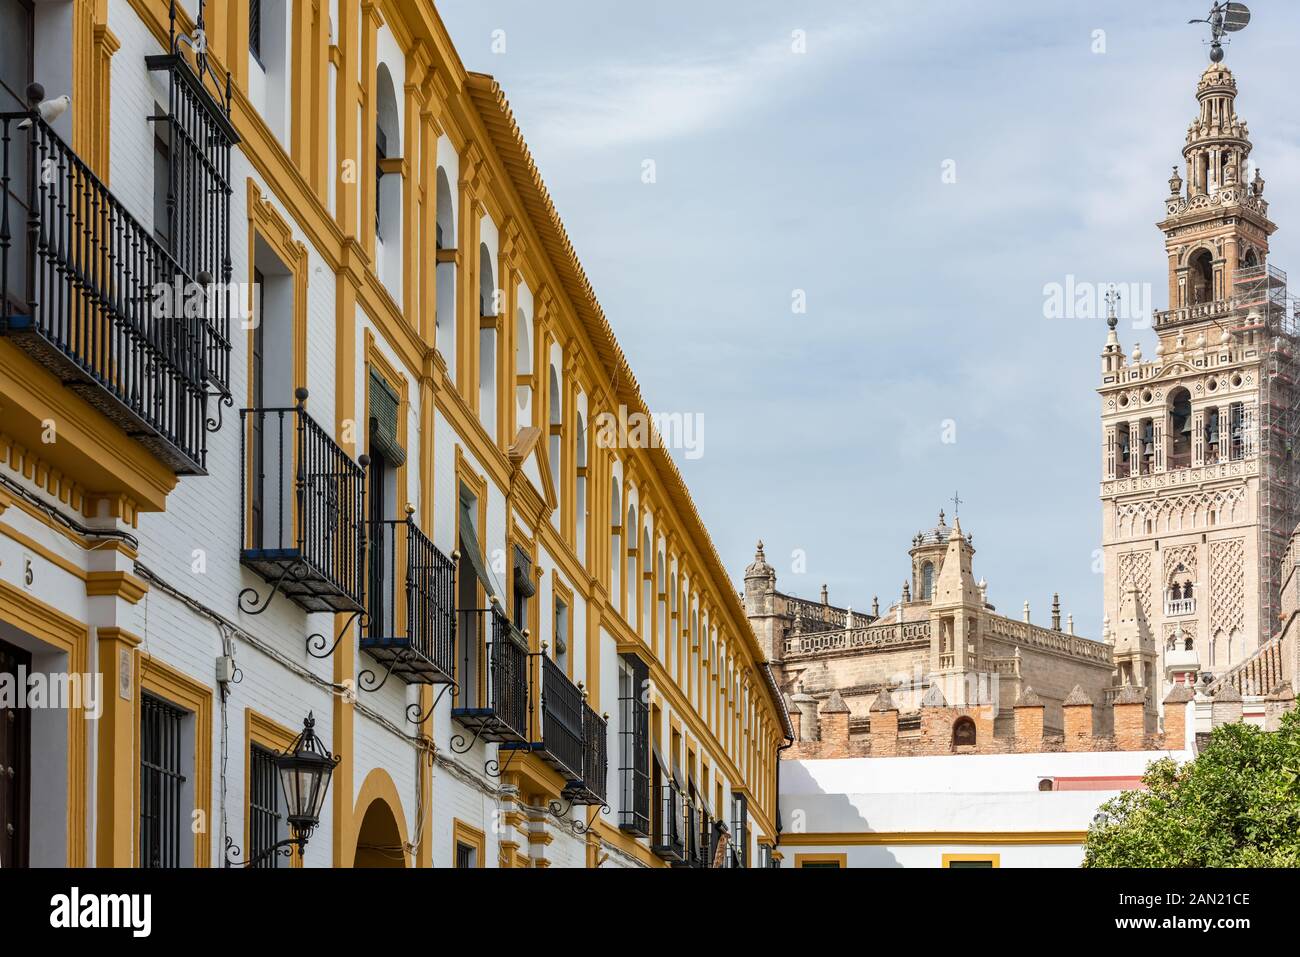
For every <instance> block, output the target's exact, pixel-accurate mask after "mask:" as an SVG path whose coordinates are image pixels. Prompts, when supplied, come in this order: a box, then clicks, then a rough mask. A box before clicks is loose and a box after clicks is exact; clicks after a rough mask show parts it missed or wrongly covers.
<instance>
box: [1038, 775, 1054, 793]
mask: <svg viewBox="0 0 1300 957" xmlns="http://www.w3.org/2000/svg"><path fill="white" fill-rule="evenodd" d="M1052 785H1053V781H1052V779H1051V778H1043V779H1042V780H1040V781H1039V782H1038V790H1040V791H1050V790H1052Z"/></svg>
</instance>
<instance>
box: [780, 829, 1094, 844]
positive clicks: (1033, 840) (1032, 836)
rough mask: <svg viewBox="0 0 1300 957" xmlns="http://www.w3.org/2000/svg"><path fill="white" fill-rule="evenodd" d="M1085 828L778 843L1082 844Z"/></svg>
mask: <svg viewBox="0 0 1300 957" xmlns="http://www.w3.org/2000/svg"><path fill="white" fill-rule="evenodd" d="M1087 836H1088V832H1087V831H871V832H838V833H835V832H828V833H824V834H812V833H803V834H789V833H786V834H782V835H781V844H782V845H786V846H795V847H817V846H835V845H851V846H859V845H871V846H877V845H881V844H902V845H917V844H1004V845H1017V844H1020V845H1030V846H1034V845H1048V844H1082V843H1083V842H1084V839H1085V838H1086V837H1087Z"/></svg>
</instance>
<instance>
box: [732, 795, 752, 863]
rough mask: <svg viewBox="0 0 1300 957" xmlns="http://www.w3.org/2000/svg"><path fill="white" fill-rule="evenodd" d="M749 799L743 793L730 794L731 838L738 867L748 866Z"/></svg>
mask: <svg viewBox="0 0 1300 957" xmlns="http://www.w3.org/2000/svg"><path fill="white" fill-rule="evenodd" d="M748 835H749V801H748V800H746V798H745V796H744V795H743V794H733V795H732V796H731V840H732V842H733V843H732V846H733V847H734V848H735V849H736V861H737V863H738V865H739V866H740V867H748V866H749V836H748Z"/></svg>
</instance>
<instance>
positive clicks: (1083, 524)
mask: <svg viewBox="0 0 1300 957" xmlns="http://www.w3.org/2000/svg"><path fill="white" fill-rule="evenodd" d="M437 7H438V10H439V12H440V13H441V15H442V17H443V20H444V21H445V22H446V24H447V27H448V29H449V30H450V31H451V35H452V38H453V40H454V41H455V43H456V46H457V49H458V50H459V52H460V55H461V57H462V59H463V60H464V61H465V64H466V66H467V67H468V68H469V69H471V70H478V71H482V72H487V73H491V74H493V75H494V76H496V77H497V79H498V80H499V81H500V82H501V84H502V86H503V87H504V88H505V90H506V94H507V96H508V97H509V98H510V101H511V104H512V106H513V108H514V112H515V116H516V118H517V119H518V120H519V123H520V125H521V127H522V129H523V132H524V135H525V137H526V138H527V139H528V142H529V144H530V146H531V147H532V150H533V154H534V156H535V157H536V159H537V162H538V165H539V167H540V169H541V171H542V175H543V177H544V179H545V181H546V183H547V185H548V187H549V188H550V190H551V194H552V196H553V197H554V199H555V202H556V205H557V207H558V208H559V211H560V214H561V216H562V217H563V219H564V221H565V224H566V225H567V227H568V230H569V234H570V236H571V237H572V239H573V242H574V245H575V247H576V249H577V251H578V255H579V256H580V257H581V259H582V261H583V264H584V265H585V267H586V270H587V273H588V275H589V276H590V277H591V280H592V283H593V285H594V286H595V289H596V293H597V295H598V297H599V298H600V300H601V303H602V305H603V306H604V309H605V312H606V314H607V315H608V316H609V318H610V321H611V322H612V323H613V326H614V329H615V331H616V333H617V334H618V337H619V340H620V341H621V342H622V344H623V346H624V349H625V350H626V352H627V354H628V357H629V359H630V361H631V363H632V367H633V369H634V371H635V372H636V374H637V377H638V379H639V380H640V383H641V386H642V390H643V392H644V394H645V396H646V398H647V402H648V403H649V405H650V407H651V408H652V409H655V410H660V411H668V412H692V413H700V414H702V415H703V417H704V449H703V451H704V454H703V455H702V456H701V457H699V458H692V459H687V458H685V457H684V456H683V455H680V454H679V455H678V461H679V464H680V465H681V468H682V471H683V473H684V475H685V476H686V480H687V482H688V483H689V485H690V487H691V491H692V493H693V494H694V497H695V500H696V503H697V505H698V507H699V510H700V513H701V514H702V515H703V517H704V520H705V522H706V524H707V526H708V528H709V531H710V533H711V535H712V536H713V540H714V542H715V543H716V545H717V548H718V551H719V553H720V554H721V555H722V557H723V560H724V561H725V562H726V563H727V564H728V567H729V568H730V569H731V570H732V572H733V574H734V576H735V578H736V580H737V582H739V579H740V575H741V571H742V569H743V567H744V565H745V564H746V563H748V562H749V561H750V560H751V558H752V555H753V547H754V541H755V540H756V539H757V538H760V537H761V538H762V539H763V540H764V541H765V542H766V543H767V546H768V548H767V552H768V558H769V561H771V562H772V564H773V565H774V566H775V567H776V569H777V574H778V580H779V585H780V587H782V588H783V590H788V591H791V592H794V593H796V594H801V595H805V596H815V595H816V594H817V592H818V590H819V588H820V586H821V584H822V583H823V582H826V583H827V584H828V585H829V587H830V594H831V599H832V600H833V601H835V602H836V603H837V604H851V605H853V606H854V607H855V608H862V609H865V608H867V607H868V606H869V605H870V603H871V599H872V596H873V595H879V596H880V599H881V604H882V605H887V604H889V602H891V601H892V600H894V599H895V598H896V597H897V595H898V594H899V592H900V591H901V588H902V583H903V580H904V579H905V578H906V577H907V576H908V574H909V564H908V558H907V549H908V547H909V545H910V541H911V538H912V536H913V534H915V532H917V531H918V530H920V529H922V528H926V527H929V526H930V525H932V524H933V523H934V520H935V518H936V517H937V512H938V509H939V508H940V507H945V508H947V509H948V511H949V514H951V509H952V506H951V503H950V502H949V500H950V499H951V498H952V496H953V492H954V490H956V489H959V490H960V493H961V498H962V501H963V504H962V507H961V516H962V525H963V527H964V529H965V530H966V531H968V532H972V533H973V534H974V536H975V546H976V555H975V573H976V575H977V576H982V577H985V578H987V579H988V582H989V598H990V600H991V601H993V602H994V603H995V604H996V605H997V606H998V609H999V610H1000V611H1002V612H1004V613H1007V614H1010V615H1012V616H1016V615H1018V614H1019V612H1020V608H1021V604H1022V602H1024V601H1025V600H1026V599H1027V600H1028V601H1029V602H1030V604H1031V607H1032V609H1033V612H1034V620H1035V621H1038V622H1046V621H1047V617H1048V608H1049V605H1050V602H1051V595H1052V592H1053V591H1059V592H1060V593H1061V598H1062V604H1063V606H1064V609H1065V610H1066V611H1069V612H1073V613H1074V616H1075V621H1076V627H1077V630H1078V631H1079V632H1080V633H1081V634H1085V635H1088V636H1090V637H1097V636H1099V633H1100V626H1101V576H1100V575H1099V574H1097V573H1096V572H1095V570H1094V554H1093V553H1094V550H1095V549H1096V548H1097V547H1098V546H1099V543H1100V535H1101V509H1100V505H1099V503H1098V499H1097V492H1098V481H1099V472H1100V451H1099V450H1100V443H1101V435H1100V425H1099V399H1098V397H1097V395H1096V392H1095V389H1096V387H1097V384H1098V381H1099V369H1100V362H1099V359H1098V354H1099V353H1100V351H1101V348H1102V344H1103V342H1104V340H1105V332H1106V329H1105V323H1104V319H1102V318H1100V317H1084V318H1073V319H1048V318H1045V316H1044V287H1045V286H1046V285H1047V284H1049V283H1065V282H1066V279H1067V276H1071V275H1072V276H1074V277H1075V278H1076V280H1077V281H1079V282H1090V283H1096V284H1105V283H1110V282H1116V283H1125V284H1129V283H1150V284H1151V290H1152V295H1153V302H1152V305H1154V307H1155V308H1164V307H1165V305H1166V303H1165V298H1166V297H1165V288H1166V286H1165V282H1166V280H1165V274H1164V263H1163V245H1162V237H1161V235H1160V233H1159V231H1158V230H1157V229H1156V228H1155V226H1154V223H1155V222H1156V221H1157V220H1159V219H1160V218H1161V213H1162V201H1163V199H1164V197H1165V196H1166V194H1167V193H1168V185H1167V180H1168V177H1169V172H1170V167H1171V166H1172V165H1173V164H1174V163H1177V162H1180V161H1181V154H1180V150H1181V147H1182V144H1183V139H1184V135H1185V133H1186V129H1187V124H1188V123H1189V122H1190V121H1191V119H1192V118H1193V116H1194V115H1195V112H1196V104H1195V99H1194V92H1195V86H1196V80H1197V78H1198V76H1199V74H1200V72H1201V70H1202V69H1204V67H1205V65H1206V64H1207V63H1208V60H1207V58H1206V48H1205V46H1204V43H1203V39H1204V37H1205V36H1206V32H1205V29H1204V28H1203V27H1194V26H1188V25H1187V24H1186V21H1187V20H1188V19H1190V18H1192V17H1201V16H1204V15H1205V11H1206V10H1207V9H1208V7H1209V3H1208V0H1189V2H1181V0H1180V2H1173V0H1167V2H1148V3H1141V4H1134V3H1131V2H1092V3H1088V4H1079V3H1068V2H1064V0H1055V2H1044V0H1034V2H999V3H972V2H970V0H959V2H939V0H932V2H916V0H913V2H896V3H895V2H870V3H863V2H839V0H824V2H816V3H805V4H799V5H798V8H797V9H796V8H795V5H793V4H789V3H779V2H772V0H751V2H744V3H741V2H739V0H733V2H707V3H706V2H700V0H695V2H690V3H686V2H678V0H660V2H655V3H647V4H641V3H635V4H634V3H627V4H624V3H617V4H611V3H609V2H607V0H603V2H589V0H567V2H566V0H556V2H550V3H546V4H538V3H534V2H528V0H446V2H442V3H438V4H437ZM1251 8H1252V10H1253V12H1254V22H1253V23H1252V24H1251V26H1250V27H1249V28H1248V29H1247V30H1246V31H1244V32H1243V33H1241V34H1238V35H1237V38H1236V39H1235V41H1234V43H1233V44H1232V46H1231V47H1230V48H1229V50H1228V55H1227V61H1226V62H1227V63H1228V65H1229V66H1230V67H1232V68H1233V70H1234V72H1235V74H1236V76H1237V81H1238V85H1239V89H1240V94H1239V96H1238V102H1237V106H1238V110H1239V112H1240V113H1241V115H1242V116H1243V117H1244V118H1245V119H1246V120H1247V121H1248V122H1249V123H1250V126H1251V134H1252V139H1253V141H1254V145H1255V150H1254V153H1253V156H1252V159H1253V160H1254V161H1255V162H1256V163H1258V164H1259V167H1260V169H1261V170H1262V172H1263V175H1264V177H1265V179H1266V180H1267V189H1266V194H1265V196H1266V198H1267V199H1269V200H1270V202H1271V213H1272V218H1273V219H1274V220H1275V221H1276V222H1278V223H1279V226H1280V228H1279V232H1278V233H1277V235H1276V236H1275V237H1274V241H1273V253H1272V257H1271V261H1272V262H1273V263H1275V264H1276V265H1279V266H1281V267H1282V268H1284V269H1285V268H1287V266H1288V264H1290V265H1291V266H1292V268H1294V269H1295V270H1297V275H1298V276H1300V238H1298V237H1300V185H1298V184H1297V182H1296V179H1295V177H1294V175H1293V171H1294V170H1296V169H1297V168H1298V167H1300V110H1297V109H1296V97H1295V95H1294V92H1293V91H1295V90H1296V89H1300V76H1298V75H1297V74H1300V63H1298V61H1297V58H1296V56H1295V49H1296V42H1297V38H1300V4H1295V3H1287V2H1283V0H1255V2H1253V3H1251ZM796 30H799V31H803V35H804V36H805V37H806V52H804V53H802V54H798V53H795V52H793V51H792V36H793V32H794V31H796ZM494 31H504V34H495V35H494ZM1095 31H1104V52H1100V53H1099V52H1094V49H1095V48H1096V47H1097V46H1098V45H1099V43H1098V37H1097V35H1096V34H1095ZM502 38H504V41H505V50H504V52H494V51H493V44H494V40H496V41H497V45H498V47H499V45H500V40H501V39H502ZM647 159H649V160H653V161H654V164H655V173H656V181H655V182H654V183H653V184H647V183H644V182H642V170H643V163H644V161H645V160H647ZM948 161H951V164H950V165H947V166H945V164H947V163H948ZM945 169H950V170H954V171H955V182H944V176H943V174H944V171H945ZM950 178H951V177H950ZM795 290H803V291H804V293H805V294H806V298H807V311H806V312H804V313H801V314H797V313H795V312H793V311H792V308H791V306H792V296H793V294H794V291H795ZM1120 333H1121V337H1122V338H1123V340H1124V343H1125V346H1126V347H1127V348H1130V349H1131V347H1132V344H1133V343H1134V342H1136V341H1141V342H1142V343H1143V347H1144V349H1145V350H1146V351H1147V354H1150V344H1151V342H1152V341H1153V337H1152V334H1151V333H1150V331H1149V330H1135V329H1133V328H1131V327H1127V324H1126V325H1123V326H1121V329H1120ZM683 343H686V344H688V347H687V348H683ZM948 422H950V423H951V424H952V426H953V427H955V437H956V441H953V442H945V441H944V437H945V436H944V426H945V423H948ZM796 550H799V551H801V552H802V553H803V554H804V555H805V556H806V571H805V572H803V573H802V574H795V573H793V572H792V570H791V568H792V556H793V555H794V553H795V551H796Z"/></svg>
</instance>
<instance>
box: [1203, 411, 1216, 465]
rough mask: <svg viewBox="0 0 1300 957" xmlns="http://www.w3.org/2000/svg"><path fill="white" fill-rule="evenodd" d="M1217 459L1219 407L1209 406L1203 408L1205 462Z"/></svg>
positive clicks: (1209, 463)
mask: <svg viewBox="0 0 1300 957" xmlns="http://www.w3.org/2000/svg"><path fill="white" fill-rule="evenodd" d="M1218 461H1219V409H1218V407H1217V406H1211V407H1210V408H1208V409H1206V410H1205V464H1206V465H1214V464H1215V463H1217V462H1218Z"/></svg>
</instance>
